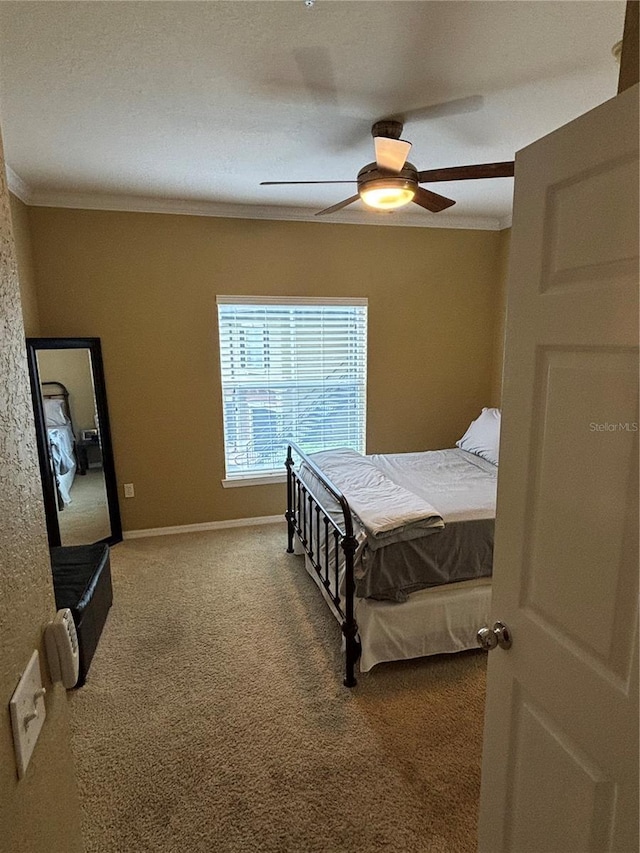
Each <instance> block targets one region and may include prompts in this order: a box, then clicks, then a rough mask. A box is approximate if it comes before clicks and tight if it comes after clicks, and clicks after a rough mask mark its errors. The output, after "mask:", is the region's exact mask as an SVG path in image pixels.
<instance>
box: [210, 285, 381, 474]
mask: <svg viewBox="0 0 640 853" xmlns="http://www.w3.org/2000/svg"><path fill="white" fill-rule="evenodd" d="M217 301H218V326H219V334H220V368H221V375H222V402H223V418H224V445H225V460H226V475H227V478H228V479H233V478H242V477H250V476H252V475H253V476H256V475H257V476H263V475H265V474H269V473H272V472H277V473H279V474H281V473H282V472H283V470H284V460H285V456H286V447H287V442H288V441H289V440H291V439H293V440H294V441H295V442H297V443H298V444H299V445H300V446H301V447H302V448H303V450H306V451H308V452H314V451H317V450H323V449H325V448H328V447H351V448H353V449H355V450H359V451H360V452H364V449H365V415H366V384H367V303H366V300H350V299H349V300H347V299H345V300H331V299H326V300H324V299H323V300H314V299H300V300H293V299H282V300H279V299H260V298H257V299H252V298H249V297H223V296H219V297H218V300H217Z"/></svg>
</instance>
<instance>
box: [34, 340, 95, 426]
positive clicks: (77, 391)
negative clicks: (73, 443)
mask: <svg viewBox="0 0 640 853" xmlns="http://www.w3.org/2000/svg"><path fill="white" fill-rule="evenodd" d="M38 372H39V374H40V381H41V382H62V384H63V385H65V386H66V388H67V391H68V392H69V408H70V409H71V421H72V423H73V428H74V430H75V433H76V437H78V438H79V437H80V430H82V429H95V426H96V422H95V405H94V395H93V379H92V372H91V357H90V353H89V350H88V349H42V350H39V352H38Z"/></svg>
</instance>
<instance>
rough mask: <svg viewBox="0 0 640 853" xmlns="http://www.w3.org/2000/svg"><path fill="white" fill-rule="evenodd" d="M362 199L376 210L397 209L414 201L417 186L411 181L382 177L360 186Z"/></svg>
mask: <svg viewBox="0 0 640 853" xmlns="http://www.w3.org/2000/svg"><path fill="white" fill-rule="evenodd" d="M358 192H359V193H360V198H361V199H362V201H363V202H364V203H365V204H366V205H368V207H373V208H375V209H376V210H395V209H396V208H398V207H404V206H405V205H406V204H409V202H411V201H413V197H414V196H415V194H416V190H415V186H413V185H412V183H411V182H410V181H406V180H403V179H398V178H381V179H380V180H378V181H369V182H367V183H366V184H364V185H362V186H360V187H359V189H358Z"/></svg>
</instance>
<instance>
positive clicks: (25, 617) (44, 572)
mask: <svg viewBox="0 0 640 853" xmlns="http://www.w3.org/2000/svg"><path fill="white" fill-rule="evenodd" d="M16 270H17V266H16V259H15V247H14V240H13V235H12V230H11V220H10V214H9V197H8V193H7V188H6V181H5V175H4V160H3V159H2V154H1V143H0V317H1V318H2V321H1V322H2V330H1V332H0V376H2V382H0V482H2V488H1V489H0V602H2V607H3V611H4V612H3V615H2V618H0V649H1V650H2V653H1V654H0V848H1V849H2V850H3V851H4V850H6V851H7V853H9V851H10V853H52V851H56V853H75V851H78V853H79V851H81V850H82V841H81V838H80V812H79V805H78V797H77V792H76V788H75V779H74V775H73V766H72V759H71V751H70V739H69V726H68V707H67V701H66V691H65V690H64V689H63V688H62V687H61V686H60V685H57V686H55V687H53V686H52V685H51V684H50V683H49V682H48V680H46V678H45V682H44V684H45V687H46V688H47V696H46V700H45V701H46V711H47V718H46V720H45V723H44V727H43V729H42V732H41V733H40V738H39V740H38V742H37V744H36V747H35V750H34V753H33V756H32V758H31V762H30V764H29V767H28V768H27V774H26V776H25V777H24V778H23V779H22V780H20V781H18V778H17V774H16V765H15V759H14V752H13V737H12V730H11V720H10V717H9V700H10V698H11V695H12V694H13V691H14V690H15V687H16V685H17V683H18V680H19V678H20V675H21V673H22V671H23V670H24V668H25V666H26V665H27V663H28V662H29V658H30V657H31V653H32V652H33V650H34V649H38V650H39V651H40V655H41V668H42V670H43V677H46V666H45V665H44V648H43V643H42V629H43V625H44V624H45V623H46V622H47V621H48V620H49V619H51V618H52V616H53V614H54V613H55V604H54V599H53V588H52V584H51V568H50V564H49V552H48V547H47V536H46V532H45V526H44V510H43V506H42V490H41V486H40V477H39V470H38V460H37V452H36V444H35V432H34V426H33V414H32V408H31V395H30V392H29V377H28V373H27V362H26V355H25V346H24V328H23V323H22V307H21V303H20V289H19V285H18V277H17V272H16ZM9 614H10V616H9Z"/></svg>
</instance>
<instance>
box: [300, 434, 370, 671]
mask: <svg viewBox="0 0 640 853" xmlns="http://www.w3.org/2000/svg"><path fill="white" fill-rule="evenodd" d="M294 452H295V454H296V456H298V457H300V460H301V461H302V462H303V463H304V465H305V466H306V467H307V468H308V469H309V470H311V471H312V472H313V474H314V475H315V476H316V477H317V479H318V480H319V482H320V483H321V485H322V487H323V489H324V490H325V491H326V493H327V494H328V495H330V496H331V497H332V498H333V499H334V500H335V501H336V502H337V503H338V504H339V506H340V511H341V514H342V523H341V524H339V523H337V522H336V521H334V519H333V518H332V516H331V514H330V513H329V511H328V510H327V509H326V508H325V506H324V505H323V503H322V499H321V496H319V495H315V494H313V493H312V492H311V491H310V489H309V486H308V485H307V484H306V483H305V482H304V481H303V480H302V479H301V478H300V475H299V473H298V471H299V467H298V468H296V463H295V461H294V458H293V453H294ZM285 465H286V468H287V511H286V513H285V518H286V520H287V552H288V553H289V554H293V539H294V536H295V535H296V534H297V535H298V538H299V540H300V543H301V545H302V547H303V549H304V551H305V553H306V555H307V557H308V558H309V562H310V564H311V565H312V566H313V569H314V572H315V575H316V579H317V581H318V586H319V588H320V591H321V592H322V595H323V597H324V599H325V601H326V602H327V604H328V605H329V609H330V610H331V612H332V613H333V615H334V616H335V618H336V619H337V620H338V622H339V623H340V627H341V629H342V634H343V636H344V640H345V677H344V685H345V687H355V685H356V678H355V674H354V672H355V665H356V661H357V660H358V657H359V656H360V643H359V641H358V636H357V635H358V625H357V623H356V620H355V616H354V599H355V580H354V567H353V562H354V555H355V552H356V548H357V546H358V542H357V540H356V538H355V536H354V534H353V518H352V515H351V508H350V507H349V503H348V501H347V499H346V498H345V496H344V495H343V494H342V492H341V491H340V489H338V488H337V487H336V486H335V485H334V484H333V483H332V482H331V480H330V479H329V478H328V477H327V476H326V474H324V473H323V472H322V470H321V469H320V468H318V466H317V465H316V464H315V463H314V462H313V461H312V460H311V459H310V458H309V456H308V455H307V454H306V453H305V452H304V451H303V450H302V449H301V448H300V447H298V445H297V444H295V442H293V441H292V442H289V444H288V447H287V459H286V462H285ZM331 546H333V550H332V547H331ZM340 550H342V553H343V554H344V572H345V575H344V590H343V593H344V594H343V596H342V597H341V596H340V578H339V573H340V559H339V556H340Z"/></svg>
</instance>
